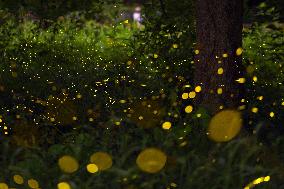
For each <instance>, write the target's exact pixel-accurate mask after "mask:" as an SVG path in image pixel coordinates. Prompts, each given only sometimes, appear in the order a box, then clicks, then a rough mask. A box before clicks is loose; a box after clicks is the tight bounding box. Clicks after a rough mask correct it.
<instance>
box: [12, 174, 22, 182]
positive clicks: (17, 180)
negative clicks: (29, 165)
mask: <svg viewBox="0 0 284 189" xmlns="http://www.w3.org/2000/svg"><path fill="white" fill-rule="evenodd" d="M13 180H14V182H15V183H16V184H23V183H24V179H23V177H22V176H21V175H14V176H13Z"/></svg>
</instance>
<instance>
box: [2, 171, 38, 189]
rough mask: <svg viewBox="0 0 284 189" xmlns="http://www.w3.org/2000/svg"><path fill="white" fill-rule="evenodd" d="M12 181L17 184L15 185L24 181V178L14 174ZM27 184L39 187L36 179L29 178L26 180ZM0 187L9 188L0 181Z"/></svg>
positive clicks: (34, 188)
mask: <svg viewBox="0 0 284 189" xmlns="http://www.w3.org/2000/svg"><path fill="white" fill-rule="evenodd" d="M13 181H14V182H15V183H16V184H17V185H23V184H24V183H25V180H24V178H23V177H22V176H21V175H18V174H16V175H14V176H13ZM27 185H28V187H29V188H31V189H39V187H40V186H39V183H38V181H37V180H35V179H33V178H31V179H28V180H27ZM0 189H9V186H8V185H7V184H6V183H3V182H2V183H0Z"/></svg>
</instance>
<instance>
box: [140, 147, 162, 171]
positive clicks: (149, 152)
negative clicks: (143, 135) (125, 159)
mask: <svg viewBox="0 0 284 189" xmlns="http://www.w3.org/2000/svg"><path fill="white" fill-rule="evenodd" d="M166 161H167V156H166V154H165V153H164V152H162V151H161V150H159V149H156V148H147V149H145V150H143V151H142V152H141V153H140V154H139V155H138V157H137V159H136V164H137V165H138V167H139V168H140V169H141V170H142V171H144V172H147V173H157V172H159V171H160V170H161V169H163V168H164V166H165V164H166Z"/></svg>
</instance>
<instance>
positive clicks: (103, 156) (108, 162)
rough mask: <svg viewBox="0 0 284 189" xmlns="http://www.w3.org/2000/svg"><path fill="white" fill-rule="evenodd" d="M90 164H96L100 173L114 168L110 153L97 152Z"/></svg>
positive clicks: (91, 158)
mask: <svg viewBox="0 0 284 189" xmlns="http://www.w3.org/2000/svg"><path fill="white" fill-rule="evenodd" d="M90 162H91V163H92V164H95V165H96V166H97V167H98V169H99V171H104V170H107V169H109V168H111V166H112V158H111V156H110V155H109V154H108V153H105V152H96V153H94V154H93V155H92V156H91V157H90Z"/></svg>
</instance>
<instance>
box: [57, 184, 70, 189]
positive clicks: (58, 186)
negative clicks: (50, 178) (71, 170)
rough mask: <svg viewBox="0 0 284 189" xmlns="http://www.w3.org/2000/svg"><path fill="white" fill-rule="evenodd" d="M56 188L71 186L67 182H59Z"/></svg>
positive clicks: (68, 188)
mask: <svg viewBox="0 0 284 189" xmlns="http://www.w3.org/2000/svg"><path fill="white" fill-rule="evenodd" d="M57 189H71V186H70V185H69V184H68V183H67V182H60V183H58V184H57Z"/></svg>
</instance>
